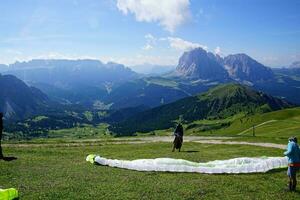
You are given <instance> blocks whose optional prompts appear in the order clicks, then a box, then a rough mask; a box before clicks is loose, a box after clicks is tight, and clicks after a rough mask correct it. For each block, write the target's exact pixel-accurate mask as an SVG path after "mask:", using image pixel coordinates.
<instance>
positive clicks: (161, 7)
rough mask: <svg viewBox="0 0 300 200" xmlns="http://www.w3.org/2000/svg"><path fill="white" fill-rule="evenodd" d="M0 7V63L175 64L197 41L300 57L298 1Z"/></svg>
mask: <svg viewBox="0 0 300 200" xmlns="http://www.w3.org/2000/svg"><path fill="white" fill-rule="evenodd" d="M0 10H1V12H0V30H1V31H0V63H13V62H15V61H16V60H19V61H24V60H30V59H34V58H68V59H80V58H94V59H100V60H102V61H104V62H107V61H115V62H120V63H123V64H126V65H138V64H143V63H150V64H161V65H176V64H177V61H178V58H179V56H180V55H181V54H182V53H183V52H184V51H186V50H189V49H191V48H194V47H198V46H201V47H203V48H205V49H207V50H208V51H212V52H215V53H218V54H220V55H222V56H226V55H228V54H234V53H246V54H248V55H250V56H251V57H253V58H255V59H257V60H258V61H259V62H262V63H263V64H265V65H267V66H272V67H278V66H287V65H289V64H291V63H292V62H293V61H296V60H300V1H299V0H294V1H293V0H285V1H282V0H22V1H19V0H0Z"/></svg>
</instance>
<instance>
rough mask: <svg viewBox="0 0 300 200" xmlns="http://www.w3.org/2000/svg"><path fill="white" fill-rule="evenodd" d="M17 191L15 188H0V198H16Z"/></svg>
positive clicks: (3, 199)
mask: <svg viewBox="0 0 300 200" xmlns="http://www.w3.org/2000/svg"><path fill="white" fill-rule="evenodd" d="M18 198H19V193H18V190H16V189H15V188H9V189H0V200H13V199H18Z"/></svg>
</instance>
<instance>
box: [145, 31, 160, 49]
mask: <svg viewBox="0 0 300 200" xmlns="http://www.w3.org/2000/svg"><path fill="white" fill-rule="evenodd" d="M145 39H146V44H145V46H143V48H142V49H143V50H146V51H147V50H151V49H153V48H154V45H155V44H156V40H157V39H156V38H155V37H154V36H153V35H151V34H150V33H148V34H147V35H145Z"/></svg>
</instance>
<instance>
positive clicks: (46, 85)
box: [3, 60, 138, 105]
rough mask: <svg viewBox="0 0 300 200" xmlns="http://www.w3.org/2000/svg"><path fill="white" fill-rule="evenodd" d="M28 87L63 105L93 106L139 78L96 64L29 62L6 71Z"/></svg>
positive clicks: (113, 66)
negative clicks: (34, 88)
mask: <svg viewBox="0 0 300 200" xmlns="http://www.w3.org/2000/svg"><path fill="white" fill-rule="evenodd" d="M3 73H4V74H12V75H15V76H16V77H18V78H20V79H22V80H23V81H25V82H26V83H27V84H29V85H32V86H35V87H37V88H39V89H41V90H42V91H43V92H45V93H46V94H47V95H48V96H49V97H50V98H52V99H54V100H57V101H60V102H64V103H81V104H88V105H92V104H93V103H94V101H100V99H101V98H102V97H103V96H105V95H106V94H107V93H109V92H110V90H111V87H112V86H113V85H114V84H117V83H121V82H125V81H128V80H131V79H135V78H137V77H138V74H137V73H135V72H133V71H132V70H131V69H129V68H126V67H125V66H124V65H121V64H117V63H112V62H109V63H107V64H103V63H102V62H100V61H97V60H31V61H28V62H16V63H14V64H11V65H9V66H8V67H7V68H6V71H5V72H3Z"/></svg>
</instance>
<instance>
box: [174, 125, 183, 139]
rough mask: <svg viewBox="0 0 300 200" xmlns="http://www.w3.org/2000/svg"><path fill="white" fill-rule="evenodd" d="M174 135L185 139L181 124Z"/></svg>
mask: <svg viewBox="0 0 300 200" xmlns="http://www.w3.org/2000/svg"><path fill="white" fill-rule="evenodd" d="M174 134H178V135H179V136H181V137H183V127H182V125H181V124H178V125H177V127H176V129H175V131H174Z"/></svg>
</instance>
